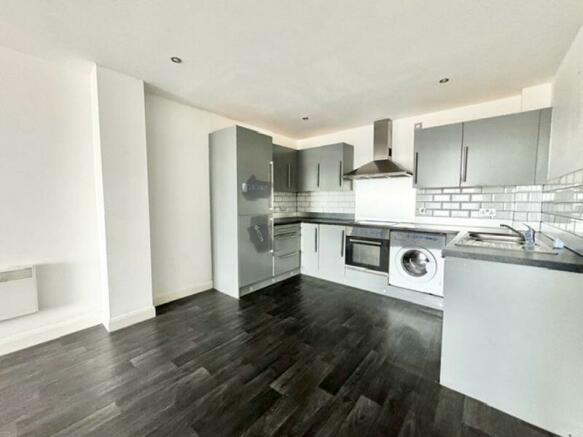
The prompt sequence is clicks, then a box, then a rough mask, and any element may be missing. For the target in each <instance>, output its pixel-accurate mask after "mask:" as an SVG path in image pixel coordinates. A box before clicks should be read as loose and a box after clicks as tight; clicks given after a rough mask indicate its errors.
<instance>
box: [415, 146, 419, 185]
mask: <svg viewBox="0 0 583 437" xmlns="http://www.w3.org/2000/svg"><path fill="white" fill-rule="evenodd" d="M417 173H419V152H415V179H414V181H415V184H417Z"/></svg>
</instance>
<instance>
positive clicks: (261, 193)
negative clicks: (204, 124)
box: [209, 126, 273, 297]
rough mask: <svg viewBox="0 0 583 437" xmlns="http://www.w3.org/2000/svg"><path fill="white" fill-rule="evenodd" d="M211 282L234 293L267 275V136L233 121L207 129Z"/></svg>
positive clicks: (270, 265)
mask: <svg viewBox="0 0 583 437" xmlns="http://www.w3.org/2000/svg"><path fill="white" fill-rule="evenodd" d="M209 156H210V182H211V225H212V251H213V255H212V256H213V283H214V287H215V288H216V289H217V290H219V291H221V292H223V293H226V294H228V295H230V296H233V297H239V296H240V295H242V294H245V293H246V292H248V291H250V290H253V287H254V286H255V284H260V283H261V282H263V281H266V280H269V279H271V277H272V276H273V215H272V210H273V205H272V175H273V168H272V156H273V152H272V139H271V137H269V136H267V135H263V134H260V133H258V132H255V131H253V130H250V129H247V128H244V127H241V126H233V127H229V128H225V129H221V130H219V131H216V132H213V133H211V134H210V138H209Z"/></svg>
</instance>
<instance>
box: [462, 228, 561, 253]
mask: <svg viewBox="0 0 583 437" xmlns="http://www.w3.org/2000/svg"><path fill="white" fill-rule="evenodd" d="M456 246H465V247H480V248H484V249H500V250H510V251H518V252H534V253H545V254H549V255H556V254H557V253H558V252H557V251H556V250H554V249H553V248H552V247H550V246H548V245H547V244H545V243H544V242H542V241H540V240H538V241H537V243H536V245H535V247H534V248H527V247H526V246H525V244H524V240H523V239H522V238H521V237H519V236H518V235H513V234H502V233H495V232H492V233H490V232H468V233H467V234H465V235H464V236H463V237H462V238H461V239H460V240H459V241H458V242H457V243H456Z"/></svg>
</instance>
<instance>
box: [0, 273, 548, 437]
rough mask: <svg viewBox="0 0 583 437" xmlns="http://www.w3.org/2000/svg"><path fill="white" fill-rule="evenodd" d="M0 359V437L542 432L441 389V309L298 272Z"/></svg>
mask: <svg viewBox="0 0 583 437" xmlns="http://www.w3.org/2000/svg"><path fill="white" fill-rule="evenodd" d="M158 313H159V314H158V317H157V318H156V319H154V320H150V321H147V322H144V323H141V324H139V325H136V326H133V327H130V328H127V329H125V330H122V331H118V332H115V333H113V334H108V333H107V332H106V331H105V330H104V329H103V328H102V327H95V328H91V329H88V330H85V331H82V332H79V333H75V334H73V335H69V336H67V337H64V338H61V339H59V340H55V341H53V342H50V343H45V344H43V345H40V346H37V347H34V348H31V349H28V350H24V351H21V352H17V353H14V354H11V355H7V356H4V357H0V437H8V436H13V435H14V436H16V435H18V436H20V435H26V436H51V435H63V436H86V435H92V436H142V435H154V436H213V437H217V436H239V435H244V436H303V435H306V436H351V435H355V436H359V437H365V436H379V437H380V436H422V437H427V436H444V437H461V436H466V437H470V436H472V437H486V436H520V437H528V436H539V437H540V436H546V435H550V434H548V433H545V432H543V431H541V430H539V429H536V428H534V427H532V426H530V425H527V424H525V423H524V422H521V421H519V420H517V419H514V418H512V417H510V416H508V415H506V414H503V413H501V412H499V411H496V410H494V409H492V408H490V407H488V406H486V405H484V404H481V403H479V402H477V401H474V400H472V399H469V398H466V397H464V396H462V395H460V394H458V393H456V392H453V391H451V390H448V389H446V388H444V387H441V386H440V385H439V384H438V383H437V380H438V377H439V360H440V344H441V315H440V313H438V312H436V311H433V310H429V309H425V308H422V307H419V306H415V305H412V304H408V303H405V302H401V301H398V300H393V299H389V298H384V297H381V296H377V295H374V294H370V293H366V292H363V291H358V290H355V289H351V288H348V287H343V286H340V285H336V284H332V283H329V282H325V281H320V280H317V279H313V278H308V277H297V278H292V279H290V280H288V281H287V282H285V283H283V284H279V285H276V286H273V287H270V288H268V289H265V290H262V291H260V292H257V293H254V294H252V295H249V296H247V297H245V298H243V299H241V300H240V301H237V300H234V299H231V298H229V297H226V296H224V295H222V294H220V293H218V292H214V291H210V292H205V293H202V294H199V295H196V296H194V297H192V298H188V299H185V300H182V301H178V302H174V303H171V304H168V305H165V306H163V307H160V308H158Z"/></svg>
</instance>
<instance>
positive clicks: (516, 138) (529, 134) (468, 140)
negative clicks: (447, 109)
mask: <svg viewBox="0 0 583 437" xmlns="http://www.w3.org/2000/svg"><path fill="white" fill-rule="evenodd" d="M539 121H540V111H529V112H521V113H518V114H512V115H505V116H501V117H494V118H486V119H483V120H476V121H470V122H468V123H464V140H463V149H462V175H461V185H462V186H476V185H477V186H479V185H528V184H533V183H534V181H535V169H536V155H537V149H538V134H539Z"/></svg>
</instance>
